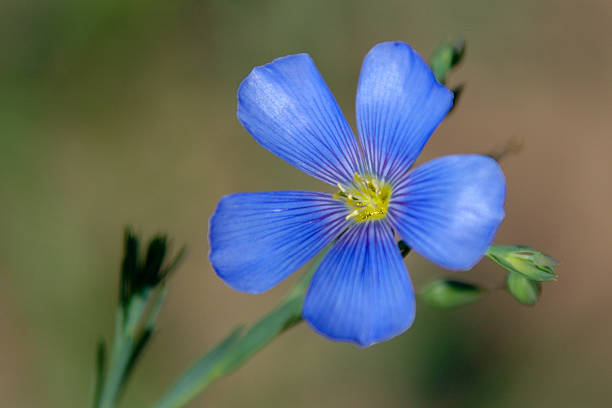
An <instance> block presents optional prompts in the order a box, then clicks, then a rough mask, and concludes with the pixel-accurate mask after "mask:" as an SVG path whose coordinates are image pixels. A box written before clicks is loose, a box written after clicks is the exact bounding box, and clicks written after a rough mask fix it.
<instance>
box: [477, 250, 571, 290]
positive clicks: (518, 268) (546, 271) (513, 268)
mask: <svg viewBox="0 0 612 408" xmlns="http://www.w3.org/2000/svg"><path fill="white" fill-rule="evenodd" d="M486 255H487V256H488V257H489V258H490V259H491V260H493V261H494V262H495V263H497V264H498V265H500V266H501V267H502V268H504V269H506V270H507V271H509V272H517V273H520V274H522V275H524V276H525V277H527V278H529V279H531V280H534V281H539V282H544V281H550V280H556V279H557V274H556V273H555V266H557V265H558V264H559V262H557V261H556V260H554V259H553V258H552V257H550V256H548V255H545V254H543V253H541V252H539V251H536V250H535V249H533V248H529V247H525V246H511V245H492V246H490V247H489V249H488V250H487V253H486Z"/></svg>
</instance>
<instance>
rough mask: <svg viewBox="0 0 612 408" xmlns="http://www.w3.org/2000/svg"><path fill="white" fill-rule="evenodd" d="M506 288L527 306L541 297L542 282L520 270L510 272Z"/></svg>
mask: <svg viewBox="0 0 612 408" xmlns="http://www.w3.org/2000/svg"><path fill="white" fill-rule="evenodd" d="M506 289H507V290H508V293H510V294H511V295H512V296H513V297H514V298H515V299H516V300H518V301H519V302H521V303H522V304H524V305H525V306H533V305H534V304H535V302H537V300H538V298H539V297H540V293H541V291H542V284H541V283H540V282H537V281H533V280H531V279H528V278H527V277H525V275H523V274H520V273H518V272H510V273H509V274H508V277H507V278H506Z"/></svg>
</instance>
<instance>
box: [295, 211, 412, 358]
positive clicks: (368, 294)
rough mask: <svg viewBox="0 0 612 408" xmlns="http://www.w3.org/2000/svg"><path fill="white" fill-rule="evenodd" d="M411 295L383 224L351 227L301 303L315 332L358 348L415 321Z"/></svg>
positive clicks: (332, 252) (327, 259)
mask: <svg viewBox="0 0 612 408" xmlns="http://www.w3.org/2000/svg"><path fill="white" fill-rule="evenodd" d="M414 312H415V302H414V291H413V289H412V284H411V283H410V278H409V277H408V273H407V271H406V266H405V265H404V262H403V260H402V257H401V255H400V252H399V250H398V248H397V243H396V242H395V239H394V237H393V233H392V231H391V229H390V228H389V226H388V225H387V224H386V223H385V222H380V221H378V222H366V223H360V224H357V225H355V226H353V227H351V228H350V229H349V230H348V231H347V232H346V234H344V235H343V236H342V237H340V239H339V240H338V242H337V243H336V244H335V245H334V247H333V248H332V249H331V250H330V252H329V253H328V254H327V255H326V256H325V258H324V259H323V261H322V263H321V265H320V266H319V269H318V270H317V272H316V273H315V276H314V278H313V281H312V284H311V286H310V289H309V290H308V293H307V295H306V300H305V301H304V312H303V315H304V319H306V321H308V323H309V324H310V325H311V326H312V327H313V328H314V330H316V331H317V332H319V333H320V334H322V335H323V336H325V337H328V338H330V339H332V340H342V341H349V342H352V343H355V344H357V345H359V346H363V347H365V346H369V345H371V344H373V343H377V342H380V341H383V340H387V339H390V338H391V337H394V336H396V335H398V334H400V333H402V332H403V331H405V330H406V329H408V328H409V327H410V326H411V325H412V322H413V321H414Z"/></svg>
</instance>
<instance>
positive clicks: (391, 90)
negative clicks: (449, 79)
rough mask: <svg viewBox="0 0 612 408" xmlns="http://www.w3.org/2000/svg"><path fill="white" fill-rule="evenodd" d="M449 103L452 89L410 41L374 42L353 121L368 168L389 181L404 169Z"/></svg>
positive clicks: (364, 68)
mask: <svg viewBox="0 0 612 408" xmlns="http://www.w3.org/2000/svg"><path fill="white" fill-rule="evenodd" d="M452 104H453V93H452V92H451V91H449V90H448V89H447V88H446V87H445V86H444V85H441V84H440V83H439V82H438V81H437V80H436V78H435V77H434V75H433V73H432V72H431V69H430V68H429V66H428V65H427V63H426V62H425V61H423V59H422V58H421V56H419V54H417V53H416V52H415V51H414V50H413V49H412V48H411V47H410V46H409V45H408V44H405V43H402V42H386V43H381V44H378V45H376V46H375V47H374V48H372V50H370V52H369V53H368V55H366V57H365V59H364V61H363V65H362V67H361V75H360V77H359V86H358V88H357V127H358V129H359V137H360V139H361V142H362V145H363V148H364V151H365V156H366V162H367V165H368V170H369V171H370V172H371V173H374V174H375V175H377V176H379V177H380V178H382V179H386V180H388V181H391V182H393V181H395V180H397V178H398V177H400V176H402V175H403V174H404V173H406V171H408V169H409V168H410V166H411V165H412V163H414V161H415V160H416V158H417V156H418V155H419V153H420V152H421V150H422V149H423V146H424V145H425V143H426V142H427V140H428V139H429V136H430V135H431V134H432V133H433V131H434V130H435V129H436V127H437V126H438V125H439V124H440V122H441V121H442V119H443V118H444V116H445V115H446V113H447V112H448V110H449V109H450V108H451V106H452Z"/></svg>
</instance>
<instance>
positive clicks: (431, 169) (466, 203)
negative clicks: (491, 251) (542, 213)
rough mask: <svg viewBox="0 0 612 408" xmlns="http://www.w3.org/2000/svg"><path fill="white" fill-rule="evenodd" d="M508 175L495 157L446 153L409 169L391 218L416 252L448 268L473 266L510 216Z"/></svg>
mask: <svg viewBox="0 0 612 408" xmlns="http://www.w3.org/2000/svg"><path fill="white" fill-rule="evenodd" d="M505 197H506V181H505V179H504V174H503V172H502V170H501V168H500V167H499V165H498V164H497V162H495V160H493V159H491V158H489V157H486V156H480V155H456V156H446V157H442V158H439V159H436V160H432V161H430V162H428V163H425V164H423V165H422V166H419V167H417V168H415V169H414V170H412V171H411V172H410V173H408V174H407V175H406V176H405V178H404V179H403V180H402V181H401V182H400V183H399V184H398V185H397V187H396V188H395V189H394V190H393V191H392V196H391V202H390V207H389V218H390V221H391V223H392V225H393V227H394V228H395V229H396V231H397V233H398V234H399V235H400V236H401V237H402V238H403V239H404V240H405V241H406V243H407V244H408V245H409V246H410V247H411V248H413V249H414V250H415V251H416V252H418V253H419V254H421V255H422V256H424V257H425V258H428V259H429V260H430V261H432V262H434V263H436V264H438V265H440V266H442V267H444V268H447V269H470V268H471V267H472V266H474V265H475V264H476V263H477V262H478V261H479V260H480V258H482V256H483V255H484V253H485V251H486V250H487V248H488V247H489V245H491V243H492V242H493V238H494V237H495V233H496V232H497V228H498V227H499V225H500V224H501V222H502V220H503V219H504V201H505Z"/></svg>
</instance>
